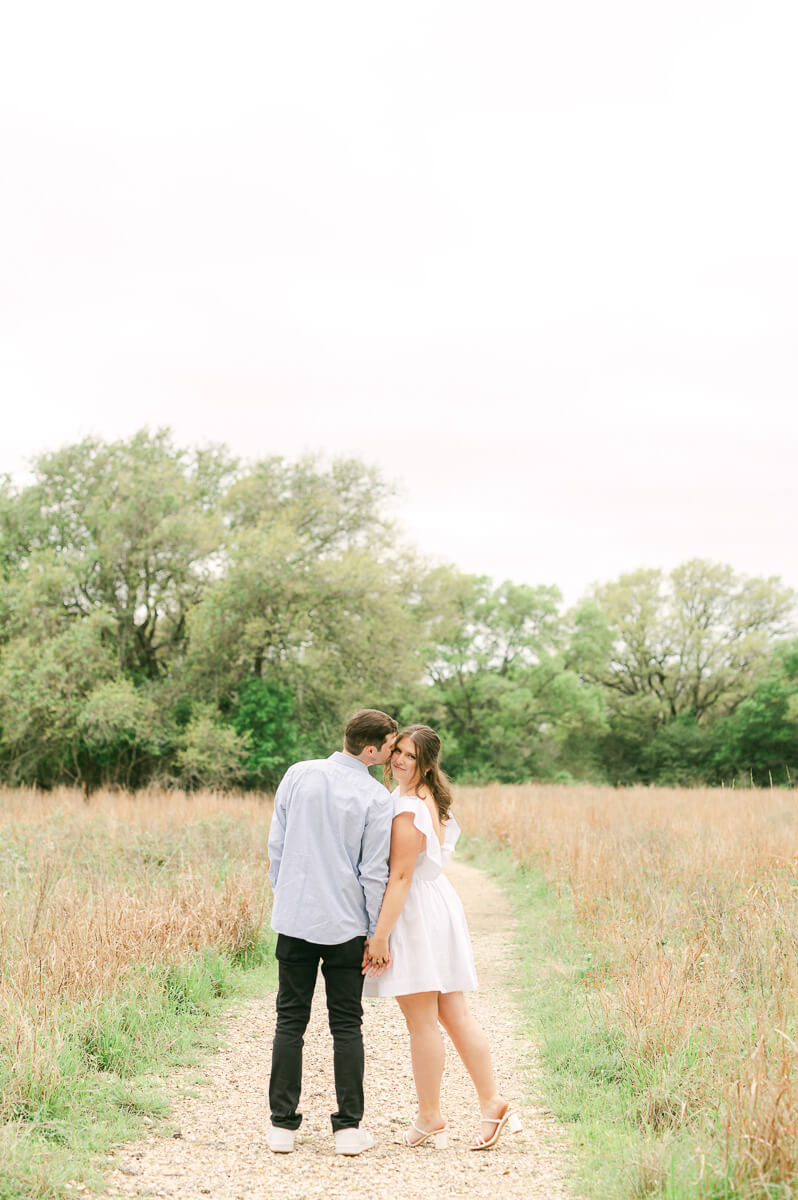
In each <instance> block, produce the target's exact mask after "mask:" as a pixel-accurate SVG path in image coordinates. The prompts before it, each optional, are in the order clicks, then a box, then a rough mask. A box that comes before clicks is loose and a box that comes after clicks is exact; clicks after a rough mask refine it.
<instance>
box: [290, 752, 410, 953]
mask: <svg viewBox="0 0 798 1200" xmlns="http://www.w3.org/2000/svg"><path fill="white" fill-rule="evenodd" d="M392 820H393V801H392V800H391V796H390V793H389V792H388V790H387V789H386V788H384V787H383V786H382V784H380V783H378V782H377V780H376V779H374V778H373V776H371V775H370V774H369V771H368V767H367V766H366V764H365V763H362V762H360V760H359V759H357V758H353V757H352V756H351V755H348V754H342V753H341V752H340V751H336V752H335V754H331V755H330V757H329V758H319V759H311V760H310V761H308V762H300V763H295V764H294V765H293V766H292V767H289V768H288V770H287V771H286V773H285V775H284V776H283V779H282V782H281V783H280V786H279V787H278V789H277V794H276V795H275V797H274V816H273V818H272V824H271V829H270V830H269V881H270V883H271V885H272V888H273V890H274V904H273V907H272V922H271V924H272V929H274V930H275V931H276V932H277V933H284V934H288V935H290V936H291V937H297V938H304V940H305V941H307V942H319V943H321V944H322V945H327V946H331V945H339V944H340V943H341V942H348V941H349V940H350V939H351V938H353V937H358V936H362V935H363V934H368V936H369V937H370V936H371V935H372V934H373V933H374V928H375V926H376V924H377V917H378V915H379V911H380V905H381V904H382V897H383V894H384V892H385V885H386V883H387V881H388V855H389V852H390V844H391V823H392Z"/></svg>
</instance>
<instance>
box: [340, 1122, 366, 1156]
mask: <svg viewBox="0 0 798 1200" xmlns="http://www.w3.org/2000/svg"><path fill="white" fill-rule="evenodd" d="M373 1145H374V1138H373V1137H372V1136H371V1134H370V1133H368V1132H367V1131H366V1130H365V1129H361V1128H360V1126H357V1127H356V1128H354V1129H338V1130H336V1133H335V1153H336V1154H362V1153H363V1151H364V1150H370V1149H371V1147H372V1146H373Z"/></svg>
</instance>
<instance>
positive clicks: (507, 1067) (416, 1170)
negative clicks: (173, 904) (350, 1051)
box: [107, 863, 571, 1200]
mask: <svg viewBox="0 0 798 1200" xmlns="http://www.w3.org/2000/svg"><path fill="white" fill-rule="evenodd" d="M447 874H448V875H449V878H450V879H451V880H452V882H453V883H454V886H455V887H456V888H457V890H458V892H459V894H460V896H461V897H462V899H463V903H464V906H465V909H466V913H467V915H468V920H469V926H470V929H471V934H472V939H473V943H474V952H475V957H476V962H477V970H478V972H479V977H480V990H479V991H478V992H477V993H475V994H474V995H473V996H472V997H471V999H470V1003H471V1005H472V1009H473V1011H474V1012H475V1014H476V1016H477V1018H478V1020H479V1021H480V1023H481V1024H482V1026H483V1028H484V1029H485V1030H486V1032H487V1033H488V1036H489V1038H490V1042H491V1047H492V1050H493V1055H494V1062H495V1066H496V1071H497V1075H498V1079H499V1087H500V1089H501V1090H502V1091H504V1092H505V1094H506V1095H508V1096H511V1097H512V1098H513V1099H514V1100H515V1102H516V1103H517V1105H518V1107H519V1111H520V1112H521V1115H522V1118H523V1121H524V1132H523V1133H521V1134H517V1135H515V1136H511V1135H505V1136H503V1137H502V1138H501V1139H500V1141H499V1145H498V1147H497V1148H496V1149H495V1150H492V1151H488V1152H485V1153H478V1154H473V1153H469V1152H467V1147H468V1143H469V1141H470V1140H471V1138H472V1136H473V1135H474V1132H475V1131H476V1130H477V1129H478V1119H479V1110H478V1107H477V1104H476V1097H475V1095H474V1091H473V1087H472V1085H471V1082H470V1080H469V1078H468V1076H467V1074H466V1072H465V1070H464V1068H463V1066H462V1064H461V1062H460V1060H459V1058H458V1057H457V1055H456V1053H455V1051H454V1049H453V1047H452V1046H451V1044H449V1043H447V1060H446V1074H445V1078H444V1105H443V1107H444V1112H446V1113H447V1114H448V1116H449V1148H448V1149H447V1150H435V1149H433V1148H432V1147H427V1148H424V1149H421V1150H415V1151H411V1150H406V1149H404V1148H403V1147H401V1146H399V1145H397V1144H396V1143H395V1139H396V1137H397V1135H398V1133H399V1132H400V1131H401V1130H402V1129H404V1128H405V1127H406V1125H407V1123H408V1121H409V1120H410V1119H411V1118H412V1117H413V1115H414V1113H415V1106H414V1091H413V1079H412V1074H411V1070H410V1061H409V1059H410V1056H409V1049H408V1041H407V1032H406V1029H405V1025H404V1021H403V1019H402V1016H401V1013H400V1012H399V1007H398V1005H397V1004H396V1003H395V1002H394V1001H392V1000H367V1001H365V1002H364V1009H365V1014H364V1037H365V1043H366V1115H365V1118H364V1125H365V1126H366V1127H367V1128H368V1129H370V1130H371V1132H372V1133H373V1134H374V1135H375V1138H376V1142H377V1144H376V1146H375V1147H374V1149H373V1150H370V1151H368V1152H366V1153H365V1154H362V1155H360V1156H358V1157H357V1158H345V1157H342V1156H338V1155H336V1154H334V1153H333V1139H332V1134H331V1131H330V1119H329V1113H330V1112H331V1111H332V1109H333V1108H334V1107H335V1093H334V1088H333V1079H332V1044H331V1041H330V1035H329V1032H328V1030H327V1027H326V1021H325V1016H326V1012H325V1007H324V1000H323V992H317V993H316V997H315V1001H314V1005H313V1015H312V1017H311V1023H310V1026H309V1028H308V1034H307V1036H306V1039H305V1060H304V1061H305V1066H304V1089H303V1093H302V1102H301V1108H302V1111H303V1113H304V1120H303V1123H302V1127H301V1129H300V1132H299V1135H298V1137H297V1148H296V1150H295V1152H294V1153H293V1154H287V1155H276V1154H271V1153H270V1152H269V1150H268V1148H267V1145H266V1130H267V1128H268V1121H269V1113H268V1104H267V1096H266V1092H267V1087H268V1074H269V1063H270V1058H271V1040H272V1032H273V1029H274V997H273V996H267V997H265V998H264V999H258V1000H256V1001H249V1002H247V1003H246V1004H245V1005H242V1006H241V1007H240V1008H239V1009H237V1010H235V1011H233V1012H230V1013H228V1015H227V1017H226V1023H227V1029H226V1037H225V1042H226V1046H225V1048H224V1049H222V1050H220V1051H218V1052H217V1053H216V1054H214V1056H213V1058H212V1059H211V1060H210V1063H209V1065H208V1069H207V1077H206V1080H205V1082H204V1084H203V1085H202V1086H200V1087H199V1088H197V1087H196V1084H194V1082H193V1079H194V1077H193V1076H191V1075H190V1074H189V1073H186V1074H185V1076H182V1077H177V1078H176V1079H175V1080H174V1083H173V1089H172V1091H173V1096H174V1103H173V1109H172V1116H173V1120H174V1123H175V1125H176V1126H177V1127H178V1129H179V1131H180V1132H179V1134H178V1135H177V1136H175V1137H171V1138H170V1137H163V1136H160V1135H155V1134H153V1136H152V1137H150V1138H148V1139H147V1140H145V1141H143V1142H139V1143H137V1144H134V1145H126V1146H124V1147H122V1149H121V1151H120V1153H119V1156H118V1160H117V1161H118V1163H119V1166H118V1167H117V1168H116V1169H115V1170H114V1171H113V1173H112V1175H111V1178H110V1184H109V1191H108V1193H107V1194H108V1196H109V1197H114V1198H115V1200H116V1198H118V1200H123V1198H131V1197H136V1198H139V1197H141V1198H143V1197H175V1198H178V1200H204V1198H205V1197H208V1196H210V1197H213V1198H214V1200H267V1198H268V1200H321V1198H322V1197H325V1198H328V1197H329V1200H337V1198H339V1197H342V1198H343V1197H346V1198H347V1200H351V1198H352V1197H357V1196H364V1197H366V1196H367V1197H369V1198H370V1200H415V1198H416V1197H418V1198H420V1197H422V1196H423V1197H425V1200H426V1198H427V1197H435V1196H439V1197H446V1200H461V1198H462V1200H465V1197H468V1198H469V1200H488V1198H490V1200H497V1198H506V1200H521V1198H522V1197H523V1198H524V1200H536V1198H538V1200H543V1198H544V1197H545V1198H546V1200H557V1198H558V1197H563V1198H565V1197H567V1196H569V1195H570V1194H571V1193H570V1192H569V1191H568V1189H567V1187H566V1185H565V1173H566V1169H567V1165H568V1150H567V1145H566V1142H565V1138H564V1136H563V1135H562V1133H561V1132H560V1131H558V1129H557V1127H556V1125H555V1123H554V1121H553V1120H552V1118H551V1117H549V1116H548V1115H547V1114H546V1113H545V1112H544V1111H543V1110H542V1109H541V1108H540V1107H538V1106H537V1105H535V1104H534V1103H533V1102H532V1101H531V1100H530V1096H531V1095H534V1092H535V1087H536V1072H537V1064H536V1055H535V1051H534V1048H533V1047H531V1046H529V1045H528V1044H527V1043H525V1042H524V1041H523V1040H522V1039H521V1038H520V1037H519V1035H518V1033H517V1024H518V1012H517V1008H516V1002H515V998H514V995H513V992H514V988H513V983H512V978H511V975H510V966H511V964H510V963H509V962H508V960H507V959H506V957H505V954H504V947H505V946H506V945H507V937H508V931H509V929H510V927H511V923H512V916H511V912H510V907H509V904H508V902H507V900H506V898H505V896H504V894H503V893H502V892H501V890H500V889H499V888H498V887H497V886H496V884H495V883H493V881H492V880H490V879H489V878H487V876H485V875H484V874H483V873H482V872H481V871H478V870H476V869H474V868H473V867H469V866H466V865H464V864H461V863H452V864H451V865H450V866H449V868H448V869H447ZM322 986H323V985H322ZM192 1085H193V1087H192ZM192 1090H193V1091H194V1093H195V1094H194V1095H191V1094H189V1093H190V1091H192ZM197 1092H199V1093H200V1094H196V1093H197Z"/></svg>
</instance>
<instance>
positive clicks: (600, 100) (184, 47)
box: [0, 0, 798, 602]
mask: <svg viewBox="0 0 798 1200" xmlns="http://www.w3.org/2000/svg"><path fill="white" fill-rule="evenodd" d="M796 35H798V6H796V5H795V4H794V3H793V2H792V0H790V2H788V3H778V4H776V3H768V0H758V2H757V3H735V2H734V0H719V2H717V3H715V2H712V0H686V2H685V0H669V3H667V4H664V3H655V2H654V0H603V2H602V3H597V2H596V0H558V2H556V3H555V2H553V0H548V2H547V3H545V4H544V3H540V2H536V0H524V2H521V0H516V2H512V3H510V2H507V0H490V3H488V2H485V3H469V2H468V0H442V2H436V0H425V2H424V3H416V2H414V0H405V2H404V3H402V4H392V5H387V4H381V3H379V2H378V0H370V2H369V3H351V2H348V0H341V2H338V3H336V2H333V0H324V2H318V3H304V2H303V0H295V2H294V0H282V2H281V3H270V2H268V0H261V2H259V3H236V0H227V2H226V3H224V4H222V3H202V2H196V0H193V2H191V3H189V2H184V3H177V2H174V0H159V2H158V3H157V4H153V3H148V2H141V0H139V2H137V3H136V4H132V3H121V2H115V0H102V2H99V3H95V4H88V3H85V2H82V0H73V2H72V3H68V4H66V3H62V2H59V3H50V4H42V3H37V2H36V0H31V2H30V3H28V2H26V3H21V2H20V3H16V4H14V5H7V6H5V7H4V12H3V16H2V18H0V399H1V401H2V435H1V439H0V446H1V448H0V472H8V473H10V474H11V475H12V476H13V477H14V478H15V479H17V480H20V481H21V480H23V479H24V477H25V469H26V464H27V462H28V460H29V459H30V457H31V456H32V455H34V454H36V453H38V452H41V451H44V450H48V449H53V448H55V447H58V446H60V445H63V444H64V443H67V442H71V441H74V440H77V439H78V438H80V437H82V436H85V435H88V434H96V435H99V436H101V437H104V438H115V437H121V436H127V435H129V434H131V433H133V432H134V431H135V430H137V429H139V428H141V427H142V426H148V427H150V428H156V427H158V426H162V425H168V426H171V427H172V429H173V430H174V434H175V438H176V440H177V442H178V444H181V445H185V446H189V445H195V444H205V443H207V442H209V441H223V442H226V443H227V444H228V445H229V446H230V447H231V448H232V449H233V450H234V451H236V452H238V453H240V454H241V455H243V456H245V457H246V458H250V459H252V458H257V457H260V456H265V455H271V454H281V455H285V456H288V457H295V456H298V455H300V454H303V453H305V452H308V451H312V452H318V453H319V454H321V455H323V456H325V457H326V458H327V459H329V458H330V457H332V456H336V455H341V454H347V455H356V456H358V457H360V458H362V459H363V460H364V461H366V462H369V463H372V464H375V465H376V466H378V467H379V468H380V469H381V470H382V471H383V473H384V474H385V475H386V476H387V477H388V478H390V479H393V480H395V481H396V482H397V484H398V486H399V493H400V494H399V499H398V501H397V505H396V515H397V517H398V519H399V521H400V523H401V524H402V526H403V527H404V529H405V530H406V531H407V534H408V536H409V538H410V540H411V541H412V542H414V543H415V544H416V545H417V546H419V547H420V548H421V549H422V550H423V551H425V552H426V553H428V554H429V555H431V556H432V557H434V558H435V559H438V560H443V561H451V562H454V563H456V564H457V565H459V566H460V567H462V568H463V569H465V570H469V571H477V572H480V573H485V574H488V575H490V576H492V577H493V578H494V579H495V580H496V581H497V582H498V581H500V580H502V579H505V578H511V579H514V580H516V581H519V582H527V583H532V584H538V583H545V584H556V585H558V586H559V587H560V588H561V589H562V590H563V592H564V593H565V597H566V599H567V600H568V601H569V602H570V601H574V600H576V599H577V598H578V597H579V596H580V595H581V594H582V593H583V592H584V591H585V589H586V588H587V587H588V586H589V585H590V584H591V582H593V581H604V580H609V579H612V578H615V577H617V575H618V574H620V573H621V572H623V571H628V570H633V569H634V568H636V567H639V566H654V567H663V568H666V569H667V568H671V567H673V566H675V565H676V564H678V563H679V562H683V561H685V560H686V559H688V558H691V557H694V556H700V557H704V558H709V559H711V560H714V561H718V562H726V563H729V564H731V565H732V566H733V567H734V568H735V569H736V570H738V571H741V572H744V573H747V574H762V575H773V574H776V575H781V576H782V577H783V578H784V579H785V581H786V582H788V583H790V584H792V585H793V586H796V587H798V555H796V537H795V524H796V521H795V518H796V508H797V507H798V505H796V499H797V497H798V482H797V481H796V475H797V472H796V459H797V457H798V455H797V453H796V452H797V451H798V397H797V396H796V381H797V379H798V360H797V358H796V350H797V345H796V343H797V339H796V325H797V324H798V291H797V287H798V153H796V125H797V121H796V118H797V117H798V72H797V71H796V68H795V62H796V45H797V42H796Z"/></svg>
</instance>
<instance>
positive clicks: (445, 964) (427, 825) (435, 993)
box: [363, 725, 521, 1150]
mask: <svg viewBox="0 0 798 1200" xmlns="http://www.w3.org/2000/svg"><path fill="white" fill-rule="evenodd" d="M440 748H441V741H440V738H439V737H438V735H437V733H435V731H434V730H432V729H430V728H429V726H428V725H410V726H408V728H407V729H404V730H402V732H401V733H400V734H399V735H398V737H397V740H396V745H395V747H394V750H393V753H392V755H391V763H390V765H391V772H392V774H393V776H394V779H396V780H397V781H398V784H399V786H398V787H397V788H396V790H395V791H394V792H393V801H394V818H393V829H392V832H391V862H390V875H389V878H388V886H387V887H386V889H385V898H384V900H383V902H382V908H381V910H380V916H379V920H378V921H377V927H376V930H375V932H374V936H373V937H372V938H371V939H370V940H369V942H368V944H367V946H366V955H365V957H364V960H363V973H364V974H365V975H366V976H367V978H366V981H365V986H364V994H365V995H366V996H395V997H396V999H397V1000H398V1002H399V1007H400V1008H401V1010H402V1013H403V1015H404V1018H405V1021H406V1022H407V1028H408V1030H409V1032H410V1054H411V1059H412V1064H413V1078H414V1080H415V1084H416V1092H417V1094H418V1114H417V1116H416V1119H415V1121H413V1122H412V1124H411V1127H410V1129H409V1130H407V1132H406V1133H405V1134H404V1135H403V1138H402V1141H403V1143H404V1145H405V1146H423V1145H425V1144H427V1143H432V1144H433V1145H434V1146H437V1147H439V1148H443V1147H444V1146H446V1144H447V1131H446V1121H445V1120H444V1118H443V1115H442V1113H441V1078H442V1076H443V1060H444V1047H443V1037H442V1036H441V1031H440V1028H439V1023H440V1025H442V1026H443V1028H444V1029H445V1030H446V1032H447V1033H448V1034H449V1037H450V1038H451V1039H452V1042H453V1044H454V1047H455V1049H456V1051H457V1053H458V1054H459V1055H460V1057H461V1059H462V1060H463V1063H464V1064H465V1067H466V1069H467V1071H468V1073H469V1075H470V1076H471V1078H472V1080H473V1082H474V1086H475V1088H476V1090H477V1095H478V1097H479V1106H480V1110H481V1112H482V1127H481V1129H480V1133H479V1135H478V1136H477V1137H476V1138H475V1139H474V1141H473V1142H472V1143H471V1146H470V1147H469V1149H471V1150H489V1149H490V1148H491V1147H492V1146H495V1145H496V1143H497V1141H498V1140H499V1135H500V1134H501V1132H502V1130H503V1129H504V1128H505V1127H506V1128H508V1129H509V1130H510V1131H511V1132H513V1133H517V1132H518V1131H519V1130H520V1129H521V1122H520V1120H519V1118H518V1114H517V1113H516V1112H515V1111H514V1110H513V1109H512V1108H511V1107H510V1105H509V1103H508V1102H507V1100H505V1099H504V1097H503V1096H501V1095H500V1094H499V1093H498V1092H497V1090H496V1080H495V1078H494V1075H493V1068H492V1065H491V1057H490V1048H489V1046H488V1041H487V1038H486V1037H485V1034H484V1033H483V1032H482V1030H481V1028H480V1027H479V1025H478V1024H477V1022H476V1021H475V1020H474V1018H473V1017H472V1015H471V1013H470V1012H469V1010H468V1005H467V1003H466V999H465V996H464V994H463V993H464V992H472V991H474V989H475V988H476V986H477V976H476V971H475V969H474V957H473V954H472V951H471V939H470V938H469V935H468V926H467V924H466V919H465V914H464V912H463V906H462V904H461V903H460V900H459V898H458V896H457V893H456V892H455V890H454V888H453V887H452V885H451V884H450V883H449V881H448V879H447V878H446V877H445V876H444V875H443V873H442V869H443V867H444V865H445V864H446V861H447V860H448V858H449V855H450V854H451V852H452V850H453V848H454V844H455V842H456V841H457V838H458V835H459V833H460V830H459V828H458V825H457V822H456V821H455V820H454V818H453V817H452V816H451V815H450V813H449V806H450V804H451V791H450V788H449V781H448V780H447V778H446V776H445V775H444V773H443V771H441V769H440V767H439V765H438V756H439V754H440ZM389 935H390V951H389V948H388V937H389Z"/></svg>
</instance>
